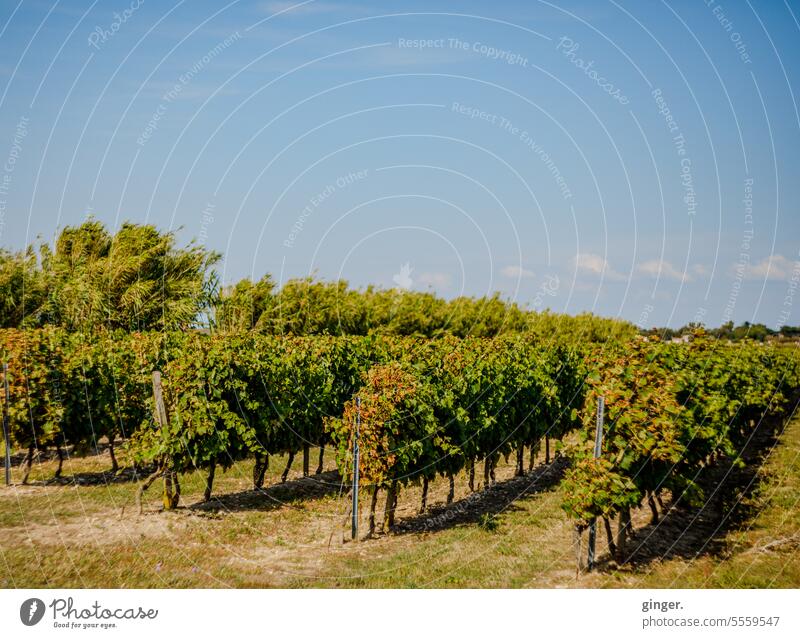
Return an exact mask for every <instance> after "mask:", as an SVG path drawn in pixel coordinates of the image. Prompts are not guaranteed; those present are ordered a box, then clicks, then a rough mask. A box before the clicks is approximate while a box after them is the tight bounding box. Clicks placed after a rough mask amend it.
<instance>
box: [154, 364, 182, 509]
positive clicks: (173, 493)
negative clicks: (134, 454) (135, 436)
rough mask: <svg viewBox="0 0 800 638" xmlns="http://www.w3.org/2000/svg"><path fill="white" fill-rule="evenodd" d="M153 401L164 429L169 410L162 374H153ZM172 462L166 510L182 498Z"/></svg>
mask: <svg viewBox="0 0 800 638" xmlns="http://www.w3.org/2000/svg"><path fill="white" fill-rule="evenodd" d="M153 400H154V402H155V404H156V411H155V417H156V421H157V423H158V427H159V429H164V428H166V427H167V425H168V424H169V419H168V417H167V408H166V406H165V405H164V391H163V389H162V387H161V372H159V371H158V370H155V371H154V372H153ZM169 464H170V461H169V459H167V460H166V462H165V465H164V498H163V501H164V509H174V508H175V507H177V506H178V499H179V498H180V492H179V490H180V488H179V487H178V485H179V484H178V480H177V477H176V476H175V472H174V470H173V469H172V468H171V467H169Z"/></svg>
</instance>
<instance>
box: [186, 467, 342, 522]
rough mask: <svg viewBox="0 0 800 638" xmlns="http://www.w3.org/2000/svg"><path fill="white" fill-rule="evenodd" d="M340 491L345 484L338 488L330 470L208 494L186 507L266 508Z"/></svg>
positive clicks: (339, 481) (210, 509)
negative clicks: (233, 490)
mask: <svg viewBox="0 0 800 638" xmlns="http://www.w3.org/2000/svg"><path fill="white" fill-rule="evenodd" d="M340 492H341V493H342V494H345V493H347V487H342V477H341V476H340V475H339V472H337V471H336V470H332V471H330V472H323V473H322V474H314V475H313V476H307V477H303V478H296V479H293V480H289V481H286V482H285V483H275V484H273V485H270V486H268V487H265V488H261V489H252V490H245V491H243V492H234V493H232V494H221V495H220V496H214V497H212V498H211V500H210V501H207V502H202V503H195V504H194V505H190V506H189V507H188V509H190V510H197V511H205V512H220V511H227V512H241V511H268V510H273V509H276V508H279V507H281V506H282V505H284V504H285V503H287V502H293V501H306V500H313V499H317V498H323V497H325V496H330V495H332V494H338V493H340Z"/></svg>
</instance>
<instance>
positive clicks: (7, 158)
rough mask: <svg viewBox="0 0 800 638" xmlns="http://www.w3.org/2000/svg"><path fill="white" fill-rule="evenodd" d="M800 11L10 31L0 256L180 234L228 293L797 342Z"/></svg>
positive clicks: (2, 128) (230, 11)
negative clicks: (96, 227) (491, 304)
mask: <svg viewBox="0 0 800 638" xmlns="http://www.w3.org/2000/svg"><path fill="white" fill-rule="evenodd" d="M799 21H800V3H797V2H788V1H787V2H783V1H777V0H776V1H774V2H773V1H770V2H765V1H762V2H755V1H753V0H750V1H749V2H748V1H747V0H745V1H744V2H738V1H736V2H734V1H732V0H730V1H726V2H716V1H711V0H703V1H700V0H697V1H679V2H670V3H665V2H647V3H641V2H630V1H628V2H623V1H614V2H588V1H587V2H553V3H550V2H534V1H529V2H510V1H509V2H503V1H500V2H494V3H485V2H444V1H440V2H358V1H354V0H343V1H342V2H337V1H334V0H331V1H326V0H314V1H310V2H304V3H303V2H278V1H272V2H270V1H266V2H231V3H230V4H225V3H223V2H203V1H196V2H176V3H172V2H155V1H150V0H133V1H132V2H131V0H122V1H119V2H118V1H116V0H112V1H104V2H94V3H93V2H88V1H84V2H79V1H77V0H75V1H61V2H50V1H49V0H42V1H39V0H32V1H27V0H24V1H23V2H19V3H17V2H16V0H14V1H11V2H4V3H3V4H2V6H0V53H2V55H0V159H2V161H3V165H2V166H0V215H1V216H0V245H2V246H4V247H7V248H21V247H22V246H24V245H26V244H27V243H30V242H33V241H36V239H37V237H41V238H42V239H43V240H46V241H51V240H52V238H53V235H54V231H55V229H56V228H60V227H63V226H65V225H69V224H76V223H80V222H81V221H82V220H83V219H85V218H86V216H87V215H89V214H91V215H94V216H95V217H96V218H98V219H100V220H102V221H104V222H106V223H107V224H108V225H109V226H110V227H115V226H117V225H119V224H120V223H121V222H122V221H124V220H132V221H138V222H144V221H147V222H152V223H155V224H157V225H158V226H160V227H162V228H181V230H180V237H181V239H182V240H184V241H188V240H189V239H190V238H192V237H198V238H199V239H200V241H202V242H203V243H204V244H205V245H207V246H208V247H210V248H214V249H217V250H220V251H222V252H223V253H224V254H225V259H224V262H223V263H222V265H221V271H222V275H223V279H224V281H226V282H231V281H235V280H237V279H239V278H241V277H245V276H249V277H259V276H261V275H262V274H263V273H265V272H270V273H272V274H273V275H274V276H275V277H276V279H278V280H285V279H287V278H289V277H295V276H305V275H308V274H310V273H316V274H317V275H318V276H320V277H323V278H326V279H334V278H339V277H343V278H345V279H347V280H348V281H350V282H351V284H353V285H356V286H364V285H367V284H370V283H373V284H377V285H381V286H386V287H390V286H394V285H402V286H404V287H411V288H413V289H418V290H426V289H433V290H435V291H436V292H437V293H439V294H441V295H444V296H446V297H453V296H456V295H459V294H468V295H482V294H487V293H492V292H494V291H499V292H501V293H502V294H503V295H504V296H506V297H508V298H512V299H515V300H517V301H518V302H520V303H522V304H527V305H529V306H530V307H535V308H544V307H550V308H552V309H553V310H556V311H566V312H570V313H575V312H580V311H584V310H591V311H594V312H597V313H599V314H603V315H609V316H622V317H624V318H626V319H629V320H631V321H633V322H635V323H638V324H640V325H644V326H651V325H672V326H677V325H681V324H683V323H686V322H688V321H692V320H698V319H699V320H702V321H703V322H705V323H707V324H708V325H719V324H720V323H722V322H724V321H726V320H728V319H732V320H734V321H736V322H737V323H739V322H742V321H751V322H752V321H757V322H764V323H766V324H767V325H770V326H772V327H775V326H777V325H781V324H784V323H788V324H798V323H800V308H793V304H794V305H800V295H798V297H797V300H796V301H795V297H794V291H795V290H796V288H797V284H798V279H800V263H799V260H800V254H799V252H798V251H799V250H800V241H798V240H799V239H800V233H799V232H798V230H800V216H799V215H798V212H799V211H798V204H799V203H800V184H799V183H798V182H800V180H798V170H797V167H798V166H800V162H799V161H798V160H800V115H799V114H798V104H797V102H798V95H797V94H798V93H800V70H798V67H800V65H799V64H798V62H800V24H799Z"/></svg>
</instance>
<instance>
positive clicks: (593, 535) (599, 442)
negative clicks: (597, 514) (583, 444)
mask: <svg viewBox="0 0 800 638" xmlns="http://www.w3.org/2000/svg"><path fill="white" fill-rule="evenodd" d="M604 411H605V399H604V398H603V397H597V429H596V430H595V435H594V458H596V459H599V458H600V450H601V449H602V447H603V412H604ZM596 540H597V519H592V522H591V523H589V557H588V560H587V565H586V568H587V569H588V570H589V571H592V569H593V568H594V548H595V541H596Z"/></svg>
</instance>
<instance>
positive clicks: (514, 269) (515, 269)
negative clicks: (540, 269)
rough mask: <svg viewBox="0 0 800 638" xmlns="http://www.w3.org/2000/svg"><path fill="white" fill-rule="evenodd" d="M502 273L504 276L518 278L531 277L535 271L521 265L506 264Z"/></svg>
mask: <svg viewBox="0 0 800 638" xmlns="http://www.w3.org/2000/svg"><path fill="white" fill-rule="evenodd" d="M500 274H501V275H503V277H510V278H512V279H516V278H518V277H527V278H531V277H534V276H535V273H534V272H533V271H532V270H528V269H527V268H522V267H521V266H506V267H505V268H503V269H502V270H501V271H500Z"/></svg>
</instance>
